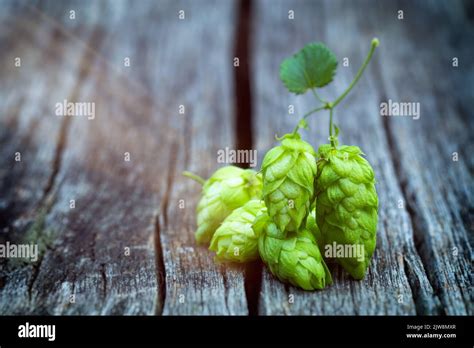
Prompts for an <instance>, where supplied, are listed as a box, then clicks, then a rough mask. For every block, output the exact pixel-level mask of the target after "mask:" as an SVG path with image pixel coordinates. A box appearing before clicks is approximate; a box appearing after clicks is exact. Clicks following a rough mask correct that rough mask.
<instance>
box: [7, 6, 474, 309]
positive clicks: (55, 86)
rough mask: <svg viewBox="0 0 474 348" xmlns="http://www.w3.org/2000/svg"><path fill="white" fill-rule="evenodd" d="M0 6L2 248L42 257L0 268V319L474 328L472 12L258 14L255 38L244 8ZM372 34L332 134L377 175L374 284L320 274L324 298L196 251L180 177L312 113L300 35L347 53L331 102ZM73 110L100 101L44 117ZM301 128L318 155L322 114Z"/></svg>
mask: <svg viewBox="0 0 474 348" xmlns="http://www.w3.org/2000/svg"><path fill="white" fill-rule="evenodd" d="M0 6H2V11H0V62H1V64H0V81H1V84H0V96H1V98H0V192H1V193H0V243H4V242H5V241H10V242H12V243H38V244H39V245H40V248H41V255H40V259H39V261H38V262H36V263H31V262H26V261H23V260H21V261H20V260H14V259H10V260H5V259H0V314H152V315H153V314H158V315H159V314H163V315H176V314H178V315H183V314H225V315H227V314H231V315H233V314H237V315H246V314H249V313H250V314H261V315H270V314H277V315H279V314H292V315H298V314H311V315H334V314H449V315H451V314H461V315H465V314H469V315H472V314H473V312H474V311H473V305H472V303H473V298H472V274H471V273H472V269H471V263H472V246H471V245H472V244H471V243H472V237H473V229H474V220H473V215H474V214H473V212H474V205H473V197H474V185H473V179H472V177H473V166H474V163H473V158H472V156H470V155H469V154H470V153H471V152H472V151H474V148H473V147H474V146H473V142H472V140H471V139H470V135H471V134H472V132H473V127H474V125H473V123H472V112H471V111H470V108H469V106H470V105H469V102H470V101H472V100H473V93H474V92H473V90H472V88H469V86H473V85H474V76H473V71H474V69H473V62H472V48H471V47H470V46H472V45H470V42H472V41H473V36H474V34H473V33H474V30H473V29H472V27H473V24H472V14H471V16H470V17H469V15H468V13H466V12H465V11H466V9H465V7H464V3H463V2H461V1H452V2H449V5H448V3H447V2H446V3H444V2H441V1H435V2H428V3H426V2H412V1H404V2H390V3H385V2H384V3H383V4H377V3H374V2H371V1H360V0H358V1H351V2H349V1H341V0H338V1H296V2H292V1H284V0H277V1H274V0H272V1H270V0H260V1H255V2H254V3H253V6H252V7H251V10H252V17H248V18H247V19H250V21H251V22H252V26H251V30H250V31H249V32H248V33H249V37H246V35H245V33H244V34H242V32H245V30H242V27H239V26H238V19H239V14H238V9H239V3H238V2H224V1H207V0H206V1H203V0H201V1H191V0H187V1H159V2H156V1H151V0H150V1H140V2H138V3H137V2H132V1H127V0H121V1H115V0H114V1H106V2H98V1H86V2H83V1H81V2H76V1H62V2H57V1H50V2H41V3H39V4H37V3H34V2H25V3H23V2H14V1H3V2H0ZM399 9H402V10H404V15H405V19H404V20H403V21H400V20H398V19H397V17H396V15H397V11H398V10H399ZM70 10H76V19H75V20H70V19H69V18H68V15H69V11H70ZM179 10H184V11H185V20H179V19H178V11H179ZM289 10H294V11H295V19H294V20H289V19H288V11H289ZM433 23H437V24H436V28H434V26H433ZM238 29H240V30H241V31H242V32H240V33H238V32H237V31H236V30H238ZM244 29H245V28H244ZM374 36H378V37H379V38H380V40H381V46H380V47H379V48H378V50H377V51H376V54H375V57H374V61H373V62H372V63H371V65H370V66H369V68H368V69H367V71H366V73H365V74H364V77H363V78H362V79H361V81H360V82H359V85H358V86H357V88H355V89H354V91H353V92H352V93H351V95H349V96H348V97H347V99H346V100H344V102H343V103H342V104H341V105H340V106H339V107H338V108H337V110H336V113H335V117H336V123H337V124H338V125H339V126H340V127H341V129H342V134H341V137H340V140H341V141H342V142H344V143H347V144H354V145H359V146H360V147H361V148H362V149H363V151H364V152H365V153H366V154H367V158H368V160H369V161H370V162H371V163H372V165H373V166H374V169H375V172H376V176H377V181H378V184H377V191H378V194H379V201H380V213H379V220H380V221H379V227H378V241H377V249H376V253H375V255H374V259H373V262H372V265H371V267H370V270H369V273H368V275H367V277H366V279H364V280H363V281H354V280H352V279H351V278H350V277H348V276H347V275H346V274H345V273H344V272H343V270H342V269H341V268H340V267H338V266H337V265H335V264H331V265H330V268H331V270H332V272H333V277H334V285H332V286H331V287H329V288H327V289H325V290H324V291H318V292H303V291H300V290H298V289H295V288H294V287H291V286H285V285H283V284H281V283H280V282H278V281H277V280H275V279H274V278H273V277H272V276H271V275H270V274H269V273H268V272H267V271H266V270H265V268H264V267H263V271H262V274H261V277H260V271H261V270H262V267H261V265H260V264H259V263H253V264H251V265H249V266H248V267H247V269H246V271H245V270H244V268H243V267H239V266H232V265H216V264H215V263H214V261H213V256H212V254H211V253H210V252H208V251H207V250H206V248H204V247H197V246H196V245H195V243H194V239H193V232H194V229H195V214H194V209H195V206H196V204H197V201H198V198H199V194H200V187H199V185H198V184H196V183H194V182H191V181H189V179H186V178H184V177H182V176H181V175H180V173H181V172H182V171H183V170H191V171H193V172H195V173H198V174H200V175H202V176H204V177H207V176H209V175H210V174H211V173H212V172H213V171H214V170H215V169H216V168H217V167H218V166H220V164H218V163H217V161H216V151H217V150H218V149H223V148H225V147H227V146H228V147H230V148H232V147H234V146H239V147H248V146H249V145H251V143H250V140H251V138H252V136H253V147H254V148H256V149H257V150H258V151H259V159H260V160H261V159H262V158H263V155H264V153H265V152H266V151H267V150H268V149H269V148H270V147H271V146H272V145H273V144H274V135H275V133H278V134H279V135H281V134H283V133H285V132H288V131H290V130H291V129H292V128H293V126H294V124H295V122H296V121H297V115H301V114H302V113H304V112H305V111H307V110H309V109H310V108H311V107H313V106H314V100H313V98H312V97H311V96H301V97H294V96H292V95H291V94H290V93H288V92H287V91H286V90H285V89H284V87H283V85H282V84H281V82H280V80H279V77H278V68H279V64H280V63H281V61H282V59H283V58H285V57H287V56H288V55H290V54H292V53H294V52H296V51H297V50H298V49H300V48H301V47H302V46H303V45H305V44H306V43H307V42H309V41H323V42H326V43H327V44H328V46H329V47H330V48H332V49H333V50H334V51H335V53H336V55H337V56H338V58H339V59H340V60H342V58H343V57H348V58H349V59H350V65H349V67H343V66H342V64H340V65H339V67H338V74H337V76H336V79H335V83H333V84H332V85H330V87H328V88H326V90H325V91H324V92H323V93H322V94H323V95H324V97H326V98H328V99H333V98H334V97H335V96H337V95H339V94H340V93H341V92H342V91H343V90H344V89H345V87H346V86H347V85H348V84H349V83H350V81H351V80H352V78H353V76H354V74H355V72H356V71H357V69H358V67H359V65H360V63H361V62H362V60H363V58H364V57H365V55H366V52H367V49H368V47H369V42H370V40H371V38H372V37H374ZM247 39H251V42H252V45H251V49H250V51H249V55H250V57H249V60H247V58H246V57H245V55H242V56H241V57H240V58H241V63H240V64H241V68H242V70H236V69H235V68H234V67H233V57H234V44H235V42H236V40H237V42H239V44H238V45H237V49H238V50H239V52H240V53H242V52H244V51H245V47H244V46H245V41H246V40H247ZM239 40H240V41H239ZM242 47H243V48H242ZM242 50H243V51H242ZM453 56H456V57H459V62H460V65H459V67H458V68H456V69H454V68H452V65H451V59H452V57H453ZM15 57H21V59H22V66H21V68H16V67H15V66H14V65H13V62H14V61H13V59H14V58H15ZM125 57H129V58H130V63H131V66H130V67H125V66H124V58H125ZM248 67H249V68H250V70H249V71H250V73H251V75H250V76H246V75H247V70H246V69H247V68H248ZM237 69H238V68H237ZM239 74H240V75H239ZM437 76H440V77H442V78H437ZM236 78H237V80H238V81H237V84H236V85H234V84H235V81H234V80H235V79H236ZM247 78H250V87H251V90H248V87H249V86H248V85H247V82H246V79H247ZM239 81H240V82H239ZM234 88H237V90H235V89H234ZM234 93H235V95H236V96H237V99H235V98H234ZM249 95H250V96H251V99H250V100H251V101H252V103H253V105H252V104H245V103H250V101H249V99H248V96H249ZM64 99H67V100H69V101H86V102H94V103H95V106H96V117H95V119H94V120H87V119H86V118H83V117H82V118H81V117H58V116H55V115H54V106H55V103H57V102H61V101H62V100H64ZM388 99H392V100H394V101H416V102H420V103H421V117H420V119H419V120H412V119H409V118H394V117H392V118H386V117H385V118H384V117H381V116H380V115H379V104H380V102H382V101H386V100H388ZM236 103H237V107H236V109H235V110H236V113H235V114H234V111H235V110H234V104H236ZM289 104H293V105H295V109H296V113H295V114H294V115H288V105H289ZM180 105H183V106H184V107H185V113H184V114H180V113H179V107H180ZM249 106H253V107H252V111H253V124H254V127H253V128H252V129H249V125H248V124H247V122H248V121H249V119H250V115H248V114H247V112H248V110H249ZM310 127H311V130H310V131H302V133H303V134H304V136H305V138H306V139H307V140H308V141H310V142H311V143H312V144H313V145H314V146H315V147H317V146H318V145H319V144H321V143H323V142H325V139H326V138H327V129H328V116H327V115H325V114H318V115H315V116H313V118H312V119H311V120H310ZM239 133H240V134H239ZM244 133H245V134H244ZM236 134H237V136H236ZM17 151H18V152H21V155H22V161H21V162H15V161H14V158H15V152H17ZM453 152H457V153H458V155H459V161H457V162H453V161H452V154H453ZM126 153H129V154H130V161H126V160H125V156H126ZM71 200H74V203H75V207H74V208H70V204H71V202H70V201H71ZM400 202H401V205H400ZM260 278H261V279H260ZM246 290H247V291H246ZM72 295H74V296H72ZM290 295H293V296H292V297H291V301H290Z"/></svg>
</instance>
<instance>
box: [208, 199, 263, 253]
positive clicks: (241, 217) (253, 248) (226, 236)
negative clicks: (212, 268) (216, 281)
mask: <svg viewBox="0 0 474 348" xmlns="http://www.w3.org/2000/svg"><path fill="white" fill-rule="evenodd" d="M266 211H267V208H266V207H265V203H264V202H263V201H261V200H255V199H254V200H251V201H248V202H247V203H245V205H244V206H243V207H240V208H237V209H235V210H234V211H233V212H232V213H231V214H230V215H229V216H228V217H226V219H225V220H224V222H223V223H222V225H221V226H220V227H219V228H218V229H217V230H216V232H215V233H214V236H213V237H212V240H211V246H210V247H209V249H210V250H212V251H215V252H216V258H217V259H218V260H221V261H233V262H246V261H251V260H255V259H256V258H258V234H257V233H256V232H255V231H254V229H253V226H252V225H253V223H254V221H255V218H256V217H257V216H258V215H260V214H262V213H265V214H266Z"/></svg>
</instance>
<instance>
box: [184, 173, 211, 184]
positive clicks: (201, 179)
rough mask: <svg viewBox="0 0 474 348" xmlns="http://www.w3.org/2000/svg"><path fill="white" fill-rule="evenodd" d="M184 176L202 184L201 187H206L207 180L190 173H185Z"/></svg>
mask: <svg viewBox="0 0 474 348" xmlns="http://www.w3.org/2000/svg"><path fill="white" fill-rule="evenodd" d="M183 175H184V176H186V177H188V178H190V179H193V180H194V181H197V182H198V183H200V184H201V185H204V183H205V182H206V180H204V179H203V178H201V177H200V176H199V175H196V174H193V173H191V172H188V171H184V172H183Z"/></svg>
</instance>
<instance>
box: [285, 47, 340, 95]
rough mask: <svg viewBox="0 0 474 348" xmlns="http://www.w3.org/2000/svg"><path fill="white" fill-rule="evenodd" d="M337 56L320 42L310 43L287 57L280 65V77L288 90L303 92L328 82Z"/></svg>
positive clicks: (331, 76) (332, 75)
mask: <svg viewBox="0 0 474 348" xmlns="http://www.w3.org/2000/svg"><path fill="white" fill-rule="evenodd" d="M336 67H337V58H336V56H335V55H334V53H332V52H331V50H330V49H329V48H327V47H326V46H325V45H323V44H322V43H311V44H308V45H306V46H305V47H304V48H303V49H302V50H301V51H299V52H298V53H296V54H295V55H293V57H291V58H287V59H285V60H284V61H283V63H282V64H281V66H280V79H281V80H282V81H283V84H284V85H285V86H286V88H288V90H289V91H290V92H293V93H296V94H303V93H305V92H306V91H307V90H308V89H311V88H316V87H323V86H326V85H327V84H328V83H330V82H331V81H332V79H333V77H334V74H335V73H336Z"/></svg>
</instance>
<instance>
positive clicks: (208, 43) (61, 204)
mask: <svg viewBox="0 0 474 348" xmlns="http://www.w3.org/2000/svg"><path fill="white" fill-rule="evenodd" d="M74 4H75V3H67V4H64V5H61V6H60V9H58V8H56V7H55V6H53V7H54V11H52V12H54V13H55V14H57V15H56V17H54V16H52V15H51V14H46V15H47V16H48V17H49V18H50V17H52V18H50V19H51V20H52V21H53V22H54V21H59V24H58V23H56V24H58V25H59V27H60V28H61V30H64V31H66V32H67V33H69V34H71V35H73V36H74V37H73V38H71V40H70V41H68V44H70V45H74V48H75V50H72V49H71V48H70V47H69V46H67V47H63V44H61V42H56V41H53V43H52V45H53V46H55V45H59V47H58V49H61V50H62V51H64V52H66V53H65V54H71V55H72V56H74V55H80V56H84V57H85V58H83V60H82V61H81V62H80V64H77V65H72V64H71V61H69V60H67V61H66V62H65V63H64V64H65V65H66V64H67V65H66V66H65V67H64V70H66V72H69V73H75V74H78V75H80V76H82V77H81V78H77V79H76V81H75V82H76V83H77V85H76V87H75V88H77V91H76V90H75V92H74V93H73V94H71V93H68V91H67V89H66V88H64V87H62V88H61V86H58V96H57V97H55V98H52V99H50V98H48V97H47V96H46V97H44V96H43V97H42V99H41V100H39V101H38V100H36V101H35V105H33V106H34V107H35V108H37V107H38V104H40V105H43V104H45V105H49V104H51V103H53V102H56V101H61V100H63V99H69V100H73V99H74V101H76V100H77V101H88V102H94V103H95V106H96V118H95V119H93V120H87V119H86V118H84V117H83V118H67V119H65V120H64V121H63V122H64V126H58V125H57V123H58V120H57V118H55V119H54V121H50V119H51V118H52V117H56V116H53V115H51V111H49V112H50V113H49V114H48V116H47V117H45V119H47V121H45V122H51V124H52V125H48V127H45V128H46V129H45V132H44V133H42V134H41V136H43V137H46V138H47V140H49V141H51V148H52V149H53V150H54V149H55V148H56V146H57V148H58V151H57V152H58V154H57V156H56V157H55V156H54V151H52V152H53V153H52V154H50V157H52V159H50V160H49V163H51V162H54V163H56V165H57V166H58V167H57V168H53V169H51V168H48V162H46V163H43V166H44V167H46V169H45V174H44V176H45V178H46V179H45V180H46V181H47V180H53V183H52V184H51V188H50V189H49V192H48V194H47V195H46V197H45V198H44V199H43V201H42V202H41V204H40V205H39V206H38V207H36V208H35V209H33V208H32V209H31V210H32V214H33V218H32V223H31V224H30V226H29V229H27V230H22V231H18V233H17V234H18V235H20V236H21V237H22V238H20V239H19V240H20V241H21V240H25V238H26V237H27V236H29V235H31V236H32V239H34V240H36V241H42V243H43V244H42V245H43V246H44V248H43V249H42V250H43V253H42V254H41V258H40V261H39V262H38V263H37V264H34V265H20V266H17V265H7V267H10V268H13V269H10V268H9V269H8V271H7V272H6V273H5V274H7V275H8V279H6V280H5V283H4V284H3V285H4V286H3V288H2V296H1V298H2V306H1V308H2V312H4V313H19V314H24V313H35V314H41V313H48V314H160V313H162V312H163V314H246V313H247V312H248V309H247V304H246V298H245V290H244V280H243V270H242V269H241V268H238V267H224V266H220V265H216V264H215V263H214V262H213V257H212V255H211V254H210V253H209V252H208V251H207V250H206V249H205V248H197V247H195V246H194V239H193V236H192V235H193V232H194V228H195V218H194V209H195V205H196V203H197V201H198V198H199V193H200V188H199V187H198V185H196V184H194V183H192V182H190V181H189V180H188V179H185V178H182V177H181V175H180V172H181V171H182V170H184V169H189V170H193V171H195V172H197V173H199V174H201V175H203V176H208V175H210V173H212V171H214V170H215V169H216V167H217V161H216V156H215V154H216V151H217V149H218V148H223V147H225V146H232V144H233V139H234V137H233V132H232V128H231V124H232V122H231V121H232V113H231V111H232V110H231V105H232V89H231V86H232V85H231V81H230V80H231V72H232V70H231V69H232V68H233V66H232V55H231V42H232V39H233V31H232V30H233V28H234V25H233V21H234V17H233V16H232V14H233V4H231V3H220V2H208V3H207V4H206V6H202V5H203V4H197V3H194V2H191V1H181V2H171V1H169V2H165V3H162V4H160V6H159V7H157V6H154V2H152V1H148V2H141V3H140V5H133V6H131V2H127V1H120V2H114V6H113V11H109V10H108V9H107V8H105V7H103V6H101V7H100V8H95V9H93V10H94V12H95V14H96V15H95V16H88V17H87V21H86V23H83V24H84V26H86V27H87V28H88V30H89V32H92V33H93V35H92V38H90V39H89V38H88V37H87V36H86V35H83V34H82V33H81V32H76V31H72V32H71V31H70V30H71V28H70V27H69V24H68V22H66V23H62V22H61V21H67V17H64V16H62V15H61V14H62V13H65V12H67V11H66V10H69V8H70V7H73V6H74ZM95 4H98V5H97V6H100V4H99V3H94V4H92V3H91V4H87V6H85V7H84V6H82V5H81V6H80V9H81V11H77V13H78V14H77V15H79V14H80V12H82V11H84V9H85V8H88V9H91V6H92V7H93V6H96V5H95ZM57 5H58V4H56V6H57ZM76 5H77V4H76ZM77 6H79V5H77ZM73 8H74V7H73ZM181 9H183V10H185V12H186V19H185V20H182V21H181V20H179V19H178V11H179V10H181ZM41 10H42V11H44V8H42V9H41ZM205 18H211V19H212V20H210V21H207V20H204V19H205ZM99 19H100V20H99ZM78 21H80V20H78ZM46 22H47V23H50V22H49V21H46V20H45V19H44V18H43V20H41V21H39V23H37V24H36V26H35V24H34V23H33V24H31V28H30V30H32V31H38V30H40V31H41V30H44V29H42V27H43V26H45V25H46V24H45V23H46ZM211 23H212V25H211ZM216 23H219V31H217V32H216V30H215V24H216ZM19 41H20V42H23V41H21V40H19ZM69 42H72V43H69ZM33 48H36V47H30V48H29V50H32V49H33ZM35 52H40V53H41V55H40V56H43V55H46V53H45V52H43V51H41V50H38V49H37V48H36V51H35ZM125 57H130V61H131V66H130V67H125V66H124V65H123V59H124V58H125ZM48 59H49V58H48V57H47V56H46V58H44V60H43V61H38V62H37V64H36V65H35V67H34V69H31V71H30V74H31V75H32V76H40V77H42V78H43V79H45V78H48V75H47V74H45V76H43V74H42V73H41V71H44V72H47V71H48V69H50V70H52V71H55V74H57V75H59V76H60V77H63V78H65V76H67V74H66V72H64V71H62V70H54V69H58V67H57V66H56V67H54V69H53V67H52V66H51V67H50V66H49V65H48V64H47V63H48ZM47 81H48V80H46V81H45V82H44V84H45V85H47V86H49V85H48V84H47ZM14 83H15V82H14V80H13V81H12V85H14ZM32 102H33V101H32ZM181 104H182V105H184V106H185V107H186V113H185V115H180V114H179V113H178V107H179V105H181ZM33 106H32V107H33ZM19 119H20V120H21V117H19ZM39 123H40V122H39ZM54 127H55V128H54ZM55 129H56V133H58V132H59V133H61V134H63V135H62V136H59V138H60V139H63V141H62V143H59V145H57V142H56V141H57V139H56V138H55V137H52V136H51V135H49V137H48V134H53V133H52V132H53V131H54V130H55ZM27 131H29V132H31V130H28V129H27V128H26V129H25V130H24V131H23V132H27ZM20 135H22V134H20ZM38 136H40V135H38ZM46 149H47V148H46ZM127 152H128V153H129V154H130V161H126V160H125V153H127ZM8 158H10V159H11V158H12V155H11V154H10V155H9V156H8ZM50 165H51V164H50ZM51 172H55V173H54V175H53V179H49V178H50V177H51V175H52V174H51ZM32 174H33V173H32ZM12 180H13V181H14V183H13V184H15V185H17V186H18V187H19V188H21V187H23V185H24V184H23V183H22V182H20V181H17V182H15V180H14V179H12ZM180 199H184V200H185V207H186V208H185V209H179V208H178V207H179V205H178V204H179V200H180ZM70 200H75V208H73V209H71V208H70ZM17 215H18V214H17ZM15 218H16V215H15V216H14V217H13V220H14V219H15ZM8 226H14V222H12V223H9V225H8ZM15 233H16V231H13V232H10V233H7V237H9V236H13V235H15ZM162 250H163V252H162ZM165 274H166V276H165ZM19 284H24V285H23V287H20V286H19ZM22 293H24V294H23V295H22ZM181 295H182V296H181ZM21 296H23V298H20V297H21Z"/></svg>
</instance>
